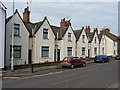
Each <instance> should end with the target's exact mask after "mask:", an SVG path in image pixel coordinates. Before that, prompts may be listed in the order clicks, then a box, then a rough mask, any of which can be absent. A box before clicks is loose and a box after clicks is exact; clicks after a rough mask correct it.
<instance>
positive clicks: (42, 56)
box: [42, 56, 50, 59]
mask: <svg viewBox="0 0 120 90" xmlns="http://www.w3.org/2000/svg"><path fill="white" fill-rule="evenodd" d="M42 58H43V59H48V58H50V57H43V56H42Z"/></svg>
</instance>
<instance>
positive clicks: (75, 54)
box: [75, 40, 77, 57]
mask: <svg viewBox="0 0 120 90" xmlns="http://www.w3.org/2000/svg"><path fill="white" fill-rule="evenodd" d="M75 43H76V45H75V57H77V40H76V41H75Z"/></svg>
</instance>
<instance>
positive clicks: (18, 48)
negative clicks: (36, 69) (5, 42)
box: [10, 46, 21, 58]
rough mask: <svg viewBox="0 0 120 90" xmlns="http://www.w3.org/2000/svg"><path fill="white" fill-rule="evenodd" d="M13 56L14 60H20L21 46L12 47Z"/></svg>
mask: <svg viewBox="0 0 120 90" xmlns="http://www.w3.org/2000/svg"><path fill="white" fill-rule="evenodd" d="M13 50H14V51H13V56H14V58H21V46H14V47H13ZM11 56H12V46H10V57H11Z"/></svg>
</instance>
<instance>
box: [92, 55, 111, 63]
mask: <svg viewBox="0 0 120 90" xmlns="http://www.w3.org/2000/svg"><path fill="white" fill-rule="evenodd" d="M109 60H110V58H108V57H107V56H106V55H97V56H95V59H94V61H95V62H103V63H104V62H109Z"/></svg>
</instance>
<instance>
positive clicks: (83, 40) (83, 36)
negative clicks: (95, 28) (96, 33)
mask: <svg viewBox="0 0 120 90" xmlns="http://www.w3.org/2000/svg"><path fill="white" fill-rule="evenodd" d="M82 42H83V43H85V35H82Z"/></svg>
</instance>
